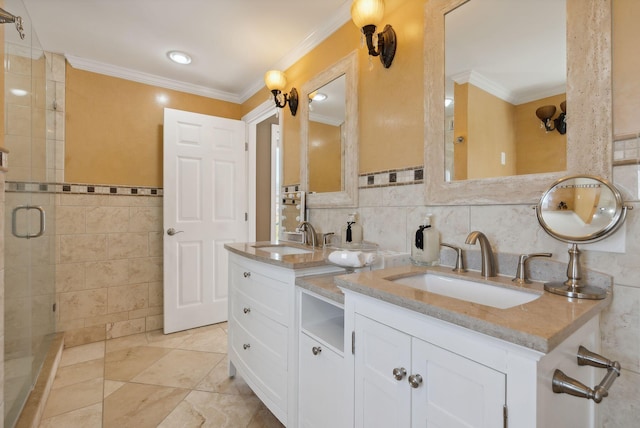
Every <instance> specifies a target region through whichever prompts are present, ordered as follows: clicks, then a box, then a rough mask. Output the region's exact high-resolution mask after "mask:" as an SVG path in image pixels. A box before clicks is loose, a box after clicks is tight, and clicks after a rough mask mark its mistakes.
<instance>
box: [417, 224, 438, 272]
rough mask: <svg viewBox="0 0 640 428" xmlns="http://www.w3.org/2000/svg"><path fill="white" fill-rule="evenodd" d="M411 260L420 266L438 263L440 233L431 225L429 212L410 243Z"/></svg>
mask: <svg viewBox="0 0 640 428" xmlns="http://www.w3.org/2000/svg"><path fill="white" fill-rule="evenodd" d="M411 261H412V262H413V263H414V264H417V265H422V266H436V265H437V264H439V263H440V233H438V231H437V230H436V229H435V228H434V227H432V226H431V214H427V215H426V216H425V218H424V221H423V223H422V225H420V227H418V230H416V235H415V238H414V241H413V242H412V245H411Z"/></svg>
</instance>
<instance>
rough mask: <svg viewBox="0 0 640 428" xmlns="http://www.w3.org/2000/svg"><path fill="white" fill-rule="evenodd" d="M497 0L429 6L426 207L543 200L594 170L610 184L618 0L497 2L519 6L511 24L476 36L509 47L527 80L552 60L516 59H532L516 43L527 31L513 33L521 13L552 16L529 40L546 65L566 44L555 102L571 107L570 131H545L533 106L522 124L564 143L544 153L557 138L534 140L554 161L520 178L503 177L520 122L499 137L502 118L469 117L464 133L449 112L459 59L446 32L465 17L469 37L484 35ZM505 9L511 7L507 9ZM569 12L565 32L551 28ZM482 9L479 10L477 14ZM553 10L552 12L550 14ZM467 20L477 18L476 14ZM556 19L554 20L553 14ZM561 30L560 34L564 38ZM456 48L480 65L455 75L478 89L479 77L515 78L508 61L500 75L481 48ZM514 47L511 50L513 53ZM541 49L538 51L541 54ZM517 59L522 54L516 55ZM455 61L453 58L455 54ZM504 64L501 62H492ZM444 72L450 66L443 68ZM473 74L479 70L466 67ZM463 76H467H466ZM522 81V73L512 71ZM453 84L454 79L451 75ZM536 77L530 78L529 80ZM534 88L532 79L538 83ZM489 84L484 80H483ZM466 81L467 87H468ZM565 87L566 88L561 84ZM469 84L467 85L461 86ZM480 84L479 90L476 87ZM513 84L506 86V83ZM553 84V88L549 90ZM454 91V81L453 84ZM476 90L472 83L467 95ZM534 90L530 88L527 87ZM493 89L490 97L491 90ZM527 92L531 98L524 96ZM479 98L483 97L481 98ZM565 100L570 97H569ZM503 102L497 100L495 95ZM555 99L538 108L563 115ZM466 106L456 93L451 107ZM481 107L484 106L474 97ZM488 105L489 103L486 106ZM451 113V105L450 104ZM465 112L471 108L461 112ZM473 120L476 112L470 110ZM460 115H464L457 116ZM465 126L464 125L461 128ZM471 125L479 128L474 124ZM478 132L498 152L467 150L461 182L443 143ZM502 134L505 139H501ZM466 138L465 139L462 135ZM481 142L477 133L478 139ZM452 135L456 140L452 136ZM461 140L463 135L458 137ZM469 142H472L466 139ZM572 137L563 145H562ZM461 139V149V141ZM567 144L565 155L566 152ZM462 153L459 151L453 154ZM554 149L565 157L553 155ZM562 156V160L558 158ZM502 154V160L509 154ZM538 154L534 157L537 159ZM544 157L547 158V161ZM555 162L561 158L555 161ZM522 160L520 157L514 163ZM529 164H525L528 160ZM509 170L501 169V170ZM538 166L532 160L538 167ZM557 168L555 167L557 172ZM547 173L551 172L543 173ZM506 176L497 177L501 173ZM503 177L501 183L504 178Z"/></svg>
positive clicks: (445, 0) (433, 0)
mask: <svg viewBox="0 0 640 428" xmlns="http://www.w3.org/2000/svg"><path fill="white" fill-rule="evenodd" d="M494 3H496V0H429V2H427V4H426V6H425V7H426V14H425V39H424V43H425V51H424V52H425V65H426V66H425V88H424V89H425V92H424V93H425V160H424V162H425V184H426V186H425V194H426V201H427V203H428V204H433V205H477V204H511V203H536V202H537V201H538V199H539V197H540V194H541V193H542V192H543V191H544V189H546V188H547V186H548V183H550V182H553V181H555V180H557V179H559V178H561V177H563V176H567V175H571V174H577V173H587V174H592V175H596V176H602V177H605V178H610V177H611V158H612V156H611V135H612V134H613V131H612V122H611V116H612V114H611V2H603V1H599V0H553V1H550V0H512V1H508V2H505V1H498V3H499V5H500V6H501V7H511V6H512V5H513V6H514V7H515V9H514V10H513V11H511V12H510V13H509V19H510V20H511V21H512V22H511V21H509V20H507V21H505V22H504V23H503V24H496V25H493V26H492V27H491V28H490V29H489V30H487V31H486V32H484V33H482V36H480V35H477V36H475V39H479V38H481V37H492V36H493V35H494V34H495V35H497V38H496V39H493V42H492V47H493V50H494V51H501V50H508V51H509V55H511V56H514V57H515V56H517V57H519V58H520V60H519V62H520V64H518V65H519V66H521V67H519V68H518V69H519V70H520V71H519V72H518V73H520V74H524V76H525V80H526V76H527V75H528V74H538V73H543V72H544V70H542V71H538V70H539V67H538V66H539V62H542V63H543V64H544V63H546V62H547V59H546V58H543V59H540V58H534V57H529V56H526V55H525V56H521V55H519V54H520V53H521V52H528V51H531V50H533V49H529V48H527V47H526V45H524V46H521V47H514V48H511V47H510V46H512V45H511V43H510V42H511V40H512V39H515V38H516V33H518V34H521V33H522V31H519V29H518V28H516V29H514V27H512V24H514V23H516V22H518V16H521V17H522V16H523V15H526V16H525V17H524V18H525V20H527V19H529V16H528V15H527V13H528V12H527V11H528V10H530V8H534V9H536V8H537V9H539V10H540V11H544V12H546V13H545V14H544V16H543V19H542V21H543V22H540V23H539V24H540V27H539V28H538V29H537V30H536V29H535V28H534V29H532V30H531V31H530V32H532V33H533V34H529V40H530V41H531V40H532V43H534V44H535V43H536V42H539V44H540V46H539V47H543V48H544V49H543V51H548V52H549V62H552V63H556V60H555V59H554V60H553V61H551V58H556V57H557V56H558V55H562V54H561V53H559V52H560V51H561V49H560V50H558V53H555V52H556V51H557V49H558V47H560V48H562V45H563V42H564V43H565V44H566V53H565V67H566V69H565V71H564V75H565V76H566V82H565V83H564V85H566V87H565V89H566V91H563V89H562V88H560V89H558V88H556V91H557V95H556V96H558V97H560V98H562V101H564V100H566V109H567V110H568V111H567V115H566V117H567V119H566V125H567V126H566V134H565V135H562V134H560V133H559V132H556V131H555V130H554V131H549V132H548V133H545V130H542V129H540V128H539V126H540V124H541V120H540V119H538V117H537V116H536V110H537V108H538V107H540V106H538V105H537V104H532V105H531V106H530V109H531V111H530V112H529V113H526V112H525V113H523V120H526V121H527V123H528V124H529V125H532V126H533V127H534V128H535V131H540V133H541V137H543V138H547V137H549V138H553V139H554V140H555V139H558V141H557V144H556V143H553V144H551V145H549V146H548V147H547V150H543V151H537V150H538V148H539V147H538V146H540V145H541V144H545V145H546V144H549V143H550V139H549V138H547V139H543V140H542V143H541V142H540V141H533V140H531V141H529V142H528V143H527V144H528V147H527V150H536V151H537V153H538V154H540V155H541V156H543V157H544V156H551V158H549V159H550V160H549V161H546V160H540V161H538V160H537V161H536V162H535V163H536V164H542V165H543V169H542V170H538V171H533V170H524V169H523V168H524V167H520V170H521V171H523V173H522V174H520V175H513V174H518V173H517V171H516V172H508V173H507V172H505V173H503V172H502V170H503V169H507V167H508V166H509V164H510V162H511V161H512V160H514V156H515V157H516V158H517V156H516V152H515V150H514V149H512V148H509V147H508V146H505V144H506V143H507V137H505V136H504V134H507V135H510V133H511V134H515V133H516V131H515V122H509V123H511V125H512V127H513V129H511V130H509V131H504V130H502V127H503V125H504V124H505V123H506V121H505V120H502V119H497V118H495V117H493V116H491V117H488V118H487V117H484V116H478V115H469V116H468V117H467V118H466V122H467V123H468V126H467V130H466V131H465V130H464V128H459V127H458V125H462V123H464V122H465V119H464V118H456V119H455V120H453V121H452V120H451V119H452V117H449V118H447V115H449V116H451V115H452V114H453V112H452V111H449V110H447V109H448V108H447V107H445V99H446V98H449V97H448V96H447V92H446V90H447V85H446V81H447V79H446V74H445V69H447V70H448V69H449V68H451V69H452V70H453V69H454V68H455V67H454V64H453V61H454V60H455V56H453V55H454V54H453V52H449V51H448V49H449V41H448V40H447V37H448V31H447V26H450V25H453V23H451V22H450V21H449V19H450V18H453V19H454V20H455V17H456V16H457V15H458V14H462V15H467V16H466V17H465V18H464V23H463V27H464V28H463V32H468V33H470V34H477V33H476V31H479V30H478V29H479V28H486V27H485V24H486V23H487V21H488V20H489V18H488V17H487V18H483V16H484V15H483V13H484V11H485V7H486V8H488V9H490V7H491V5H493V4H494ZM506 3H509V5H507V4H506ZM564 5H566V9H565V10H566V19H565V23H566V25H562V23H559V22H556V21H552V20H553V19H555V17H556V16H562V15H564V13H563V11H560V12H558V13H557V14H556V9H558V8H560V9H562V8H563V7H565V6H564ZM467 8H471V10H472V13H471V14H467V13H466V11H467ZM473 9H477V10H479V11H481V12H482V13H480V12H478V13H473ZM552 10H553V11H554V12H550V11H552ZM469 15H470V16H469ZM550 15H553V16H550ZM556 31H557V32H558V33H557V34H556V35H555V36H554V37H553V38H554V39H558V40H556V41H555V42H550V41H545V42H543V41H542V40H543V38H542V35H541V34H542V33H543V32H544V33H545V34H546V33H547V32H552V33H554V34H555V32H556ZM561 33H562V35H560V34H561ZM458 46H459V47H460V48H461V49H462V50H463V52H462V55H461V57H462V58H475V59H476V60H477V63H475V64H474V65H473V67H471V66H469V65H468V66H466V69H467V70H464V69H465V66H464V65H463V66H456V67H459V68H458V69H457V71H459V72H458V73H457V74H461V73H462V75H465V74H466V75H467V83H468V82H473V81H474V78H477V77H478V76H481V75H483V74H484V75H487V77H489V78H490V79H488V80H497V81H499V80H500V79H499V77H501V76H508V75H510V74H512V72H514V70H511V69H510V68H508V66H506V65H505V64H504V63H503V64H502V66H503V67H502V69H498V68H497V67H494V65H496V66H497V65H498V64H491V63H489V64H487V63H486V62H484V58H476V57H474V55H475V53H476V52H475V51H474V47H473V45H472V43H471V41H469V40H467V41H466V42H463V43H462V44H460V43H459V44H458ZM512 49H513V51H514V52H512ZM535 50H536V51H537V49H535ZM516 54H517V55H516ZM452 56H453V57H452ZM492 61H493V62H494V63H497V62H498V61H497V60H490V61H489V62H492ZM445 67H446V68H445ZM469 68H473V70H469ZM464 71H466V73H463V72H464ZM474 71H475V72H476V73H473V72H474ZM513 74H514V76H515V72H514V73H513ZM456 78H457V79H458V81H459V82H460V83H462V82H465V80H463V79H462V77H461V76H457V77H456ZM451 80H454V79H453V78H451ZM530 80H531V79H530ZM531 81H532V80H531ZM484 83H486V82H484ZM462 84H463V83H462ZM557 84H558V85H562V83H561V82H557ZM463 85H464V84H463ZM478 85H481V84H480V83H478ZM501 85H502V86H506V85H507V83H504V84H503V83H501ZM555 85H556V84H554V83H551V84H550V87H553V86H555ZM451 86H453V83H451ZM468 87H469V86H468V85H467V88H468ZM529 89H532V88H529ZM485 92H486V91H485ZM524 92H528V90H527V91H524ZM472 95H473V94H467V95H466V98H463V99H468V100H471V96H472ZM476 95H477V94H476ZM564 95H566V97H565V96H564ZM495 98H497V97H495ZM560 98H559V99H557V100H556V99H553V100H552V99H551V98H549V97H546V98H542V100H541V101H540V103H544V104H547V102H548V103H549V105H555V107H556V113H555V115H554V116H553V117H552V118H551V119H552V120H551V122H549V124H550V123H553V119H554V118H557V116H558V114H559V112H560V111H561V105H560V104H561V103H560V102H559V101H561V100H560ZM460 101H461V100H460V99H459V98H458V97H457V96H454V99H453V104H452V105H453V106H454V107H453V108H458V109H459V108H461V104H464V103H461V102H460ZM471 101H472V103H477V100H471ZM483 106H484V107H486V106H488V104H486V103H483ZM449 108H452V107H449ZM498 109H499V107H491V108H490V110H491V113H492V114H496V111H497V110H498ZM463 110H465V109H463ZM467 110H468V112H469V114H471V113H470V112H471V109H467ZM456 116H457V113H456ZM460 122H462V123H460ZM472 122H473V124H472ZM471 126H475V127H476V128H475V129H480V130H481V131H478V132H484V133H486V135H488V136H489V137H488V141H490V142H491V143H492V144H493V146H492V147H491V149H488V150H486V149H484V148H483V149H481V150H480V151H479V152H477V153H471V152H468V153H467V159H466V161H462V162H464V165H466V169H467V177H466V178H465V177H464V175H461V176H460V177H458V176H457V172H456V170H459V169H460V168H458V164H457V160H456V161H455V166H454V161H453V158H452V157H449V158H447V156H446V145H445V137H446V138H447V140H449V139H451V141H453V143H451V144H449V151H451V146H454V147H455V146H457V145H459V144H465V141H466V142H467V143H470V142H471V141H470V139H471V138H473V135H471V134H468V133H465V132H471V128H470V127H471ZM498 129H500V130H501V131H500V133H498ZM458 132H460V134H458ZM476 135H479V134H476ZM454 137H455V138H454ZM460 137H461V138H460ZM509 138H510V137H509ZM468 139H469V140H468ZM565 140H566V143H565V142H564V141H565ZM458 141H460V143H458ZM563 144H566V146H565V147H564V151H563V148H562V145H563ZM454 150H455V149H454ZM556 150H560V151H558V152H557V153H556ZM560 152H562V153H560ZM485 153H491V155H490V159H487V158H486V157H484V154H485ZM503 153H504V155H503ZM536 156H537V155H536ZM533 158H534V157H533V155H528V154H526V155H524V159H520V160H521V161H523V160H524V161H529V160H531V159H533ZM541 159H542V158H541ZM556 160H560V162H559V163H558V164H556V163H555V161H556ZM516 162H517V159H516ZM521 163H524V164H527V162H521ZM503 164H504V165H503ZM531 164H533V162H531ZM551 165H552V166H551ZM544 168H546V169H544ZM474 169H479V170H480V169H481V170H483V171H485V172H486V171H488V173H486V174H485V173H484V172H483V173H478V172H476V171H473V170H474ZM497 171H499V173H498V174H496V172H497ZM498 175H499V176H498Z"/></svg>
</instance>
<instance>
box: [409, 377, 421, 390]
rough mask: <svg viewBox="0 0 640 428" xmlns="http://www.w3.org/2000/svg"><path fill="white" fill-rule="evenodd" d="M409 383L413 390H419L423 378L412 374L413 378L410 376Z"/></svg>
mask: <svg viewBox="0 0 640 428" xmlns="http://www.w3.org/2000/svg"><path fill="white" fill-rule="evenodd" d="M408 381H409V385H411V388H418V387H419V386H420V384H421V383H422V376H420V375H419V374H412V375H411V376H409V379H408Z"/></svg>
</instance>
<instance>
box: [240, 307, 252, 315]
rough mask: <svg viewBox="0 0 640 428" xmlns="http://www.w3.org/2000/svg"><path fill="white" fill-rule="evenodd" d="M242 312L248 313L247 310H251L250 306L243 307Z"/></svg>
mask: <svg viewBox="0 0 640 428" xmlns="http://www.w3.org/2000/svg"><path fill="white" fill-rule="evenodd" d="M242 312H244V313H245V314H248V313H249V312H251V308H244V309H243V310H242Z"/></svg>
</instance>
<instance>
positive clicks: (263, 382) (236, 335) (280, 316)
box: [228, 255, 293, 423]
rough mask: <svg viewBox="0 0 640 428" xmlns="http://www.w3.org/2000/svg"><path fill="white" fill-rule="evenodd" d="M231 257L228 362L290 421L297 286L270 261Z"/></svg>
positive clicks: (269, 405) (255, 390)
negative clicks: (290, 283) (293, 329)
mask: <svg viewBox="0 0 640 428" xmlns="http://www.w3.org/2000/svg"><path fill="white" fill-rule="evenodd" d="M232 256H233V255H232ZM230 259H231V261H230V266H229V267H230V269H229V284H230V290H229V306H230V307H229V329H228V331H229V362H230V364H231V367H232V369H233V368H235V369H236V370H238V371H239V372H240V374H241V376H242V378H243V379H244V380H245V381H246V382H247V383H248V384H249V386H250V387H251V389H253V391H254V392H255V393H256V395H258V397H260V399H261V400H262V401H263V402H264V403H265V404H266V405H267V407H269V409H270V410H271V411H272V413H273V414H274V415H275V416H276V417H277V418H278V419H280V420H281V421H282V422H283V423H286V420H287V410H288V398H289V389H290V388H289V382H288V375H287V373H288V370H289V363H290V356H289V346H290V342H291V340H292V338H291V337H290V331H289V330H290V328H289V327H290V326H291V325H292V323H291V318H292V315H293V287H292V286H291V285H289V284H287V282H286V277H282V276H280V275H278V271H277V270H275V269H273V268H271V269H269V266H265V265H263V264H261V263H256V262H252V261H250V260H243V259H240V258H235V257H230ZM232 374H233V373H232Z"/></svg>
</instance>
